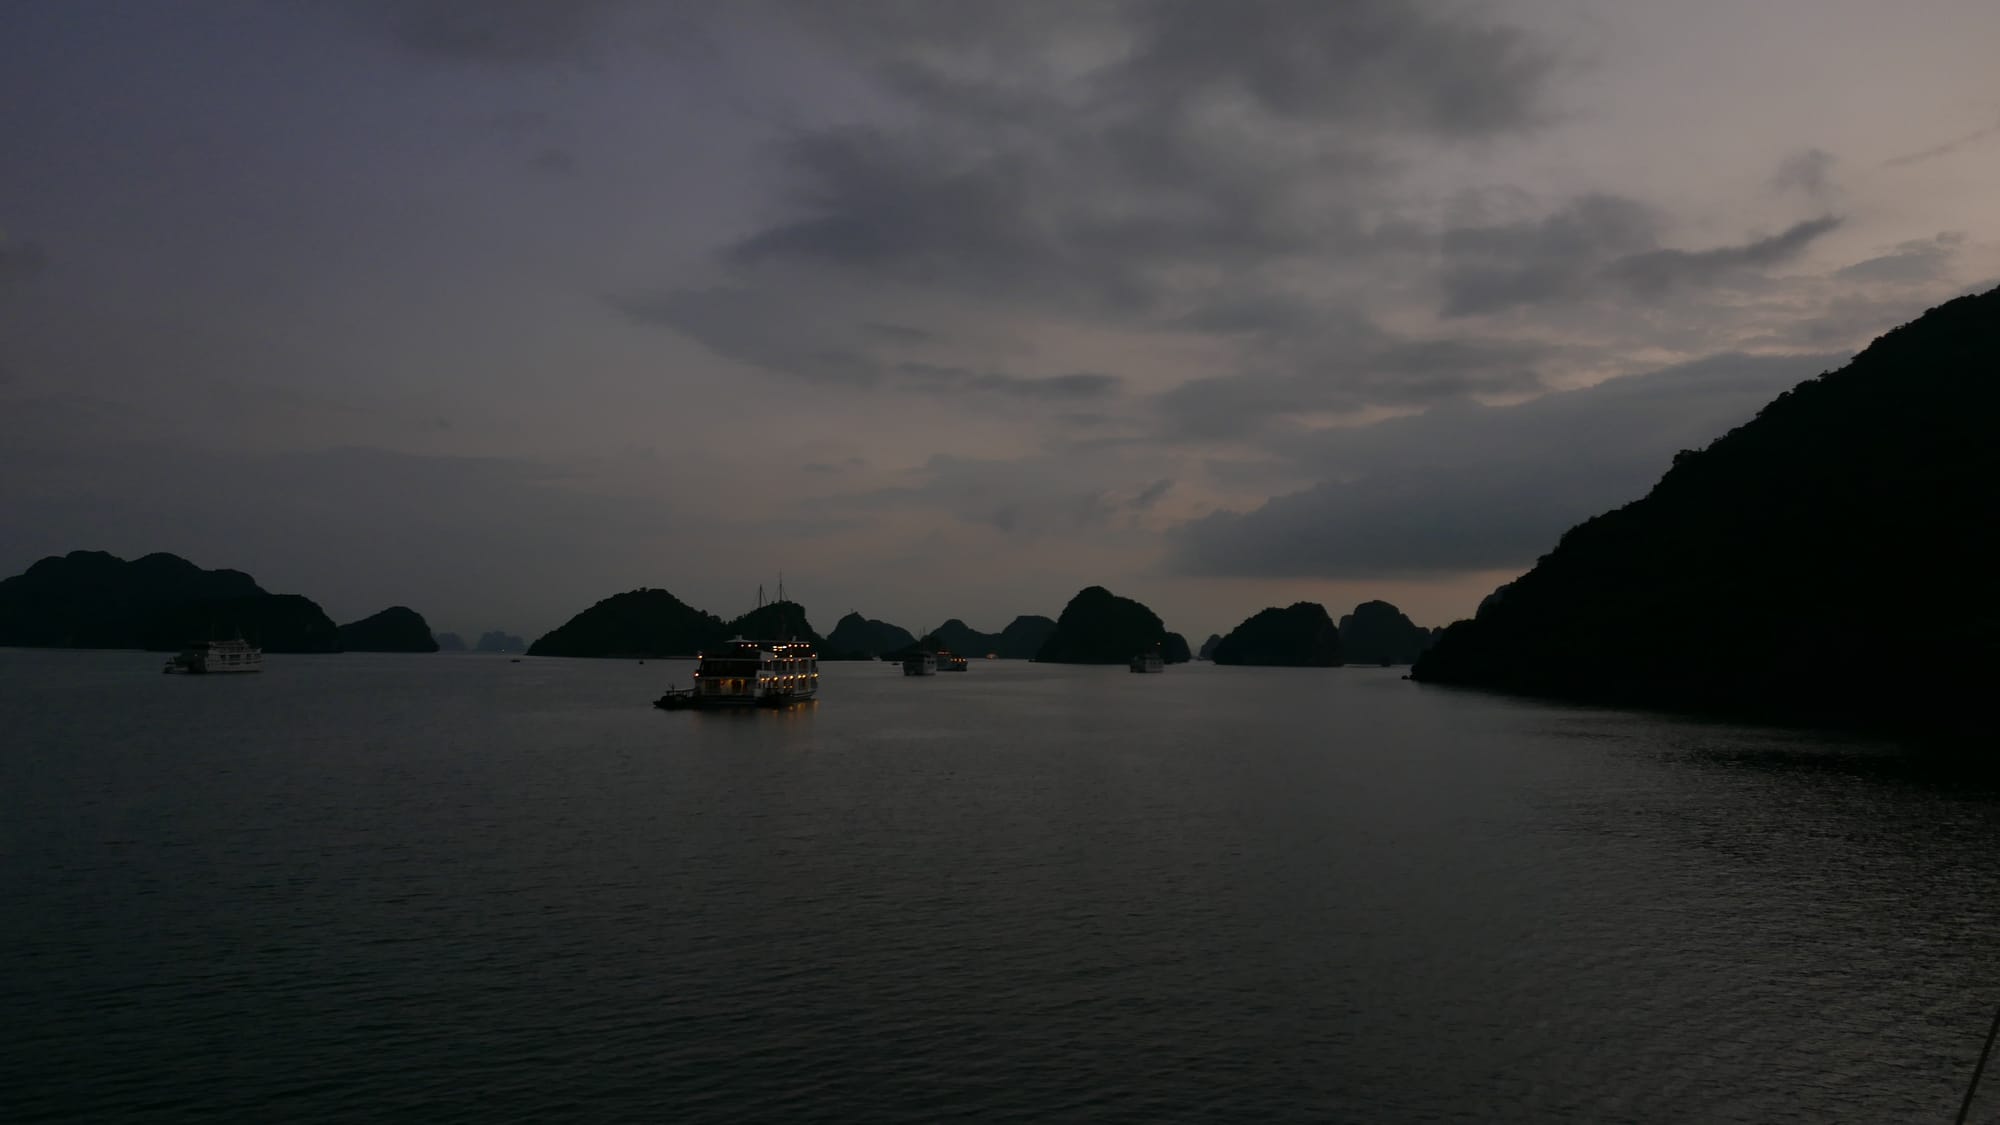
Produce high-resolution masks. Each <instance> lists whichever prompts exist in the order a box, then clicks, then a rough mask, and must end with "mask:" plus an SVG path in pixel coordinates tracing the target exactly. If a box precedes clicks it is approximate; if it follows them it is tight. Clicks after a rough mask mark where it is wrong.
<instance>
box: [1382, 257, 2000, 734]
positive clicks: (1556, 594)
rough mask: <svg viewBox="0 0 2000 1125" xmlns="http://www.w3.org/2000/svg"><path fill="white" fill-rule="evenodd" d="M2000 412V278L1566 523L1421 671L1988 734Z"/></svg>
mask: <svg viewBox="0 0 2000 1125" xmlns="http://www.w3.org/2000/svg"><path fill="white" fill-rule="evenodd" d="M1997 408H2000V289H1996V290H1994V291H1991V292H1988V293H1984V294H1980V295H1977V296H1970V297H1962V298H1960V299H1958V300H1955V301H1952V302H1949V303H1947V304H1944V305H1941V306H1939V307H1937V308H1935V309H1932V310H1931V311H1929V312H1928V313H1926V314H1925V315H1924V316H1922V317H1921V318H1919V319H1918V320H1916V321H1914V322H1912V323H1910V324H1907V325H1904V326H1902V327H1900V328H1897V329H1895V330H1894V331H1891V332H1889V333H1888V334H1886V335H1884V336H1882V337H1881V338H1880V339H1878V340H1876V341H1875V342H1874V343H1873V344H1872V345H1870V346H1869V347H1868V348H1867V349H1866V350H1865V351H1863V352H1862V353H1861V354H1860V355H1858V356H1856V357H1855V358H1854V360H1853V361H1852V362H1851V363H1849V364H1848V365H1847V366H1845V367H1843V368H1841V369H1840V370H1838V371H1834V372H1832V373H1829V374H1825V375H1822V376H1820V377H1818V378H1816V379H1811V380H1808V381H1806V382H1804V383H1802V384H1800V385H1799V386H1797V387H1795V388H1793V389H1792V390H1790V391H1787V392H1785V393H1784V394H1782V395H1780V396H1779V397H1778V398H1777V400H1776V401H1774V402H1772V403H1770V404H1769V405H1768V406H1766V407H1765V408H1764V409H1763V410H1762V411H1761V412H1759V413H1758V415H1757V416H1756V418H1755V419H1753V420H1752V421H1750V422H1748V423H1746V424H1744V425H1743V426H1740V427H1738V428H1737V429H1735V430H1732V431H1730V432H1729V433H1728V434H1725V435H1724V436H1723V437H1721V438H1720V439H1718V440H1716V441H1715V442H1714V443H1713V444H1711V445H1710V446H1709V447H1708V448H1706V449H1704V450H1701V451H1699V452H1696V451H1683V452H1682V453H1680V454H1679V455H1677V456H1676V457H1675V458H1674V462H1673V466H1672V468H1671V469H1669V470H1668V471H1667V473H1666V475H1665V476H1663V477H1662V478H1661V479H1660V481H1659V483H1658V484H1657V485H1655V486H1654V487H1653V489H1652V491H1650V492H1649V493H1647V495H1646V496H1645V497H1644V498H1642V499H1640V500H1637V501H1634V502H1633V503H1630V504H1627V505H1625V506H1624V507H1622V508H1619V509H1616V510H1615V511H1611V512H1607V513H1605V514H1603V515H1600V516H1597V517H1595V518H1593V519H1590V520H1588V521H1586V522H1584V523H1582V524H1579V525H1578V526H1576V527H1574V528H1572V529H1570V531H1569V532H1567V533H1566V534H1564V535H1563V537H1562V539H1561V541H1560V542H1559V543H1557V544H1556V546H1555V549H1554V550H1552V551H1550V552H1549V553H1548V554H1547V555H1545V556H1543V557H1542V559H1541V560H1540V561H1539V562H1538V563H1536V565H1535V567H1534V569H1532V570H1530V571H1529V572H1528V573H1527V574H1525V575H1523V576H1522V577H1520V578H1519V579H1517V580H1515V581H1514V582H1512V583H1510V584H1508V585H1507V586H1505V587H1503V588H1502V589H1501V590H1500V591H1498V592H1497V593H1496V594H1495V595H1494V596H1493V597H1490V598H1488V599H1487V600H1486V602H1485V603H1484V604H1483V605H1482V606H1481V608H1480V610H1479V612H1478V614H1477V615H1476V616H1475V617H1474V618H1473V619H1471V620H1469V621H1461V622H1458V623H1457V624H1454V625H1452V626H1451V627H1449V628H1448V629H1446V630H1445V631H1444V634H1443V636H1442V637H1441V638H1440V639H1439V641H1438V643H1437V645H1436V646H1435V647H1434V648H1433V649H1432V650H1431V651H1430V652H1429V653H1427V654H1426V655H1425V656H1424V658H1423V659H1422V660H1420V661H1419V662H1418V663H1417V665H1416V667H1415V668H1414V669H1413V670H1412V673H1411V675H1412V677H1413V678H1414V679H1417V680H1420V681H1423V682H1427V683H1433V684H1459V685H1468V686H1476V687H1486V688H1496V689H1502V690H1507V691H1515V692H1523V693H1530V694H1535V695H1543V696H1556V697H1563V698H1572V699H1581V700H1590V701H1596V702H1603V703H1611V704H1621V705H1650V706H1668V707H1677V708H1679V707H1685V708H1701V709H1717V710H1725V711H1730V712H1742V713H1749V714H1754V715H1761V716H1768V717H1772V718H1779V719H1788V720H1800V721H1806V722H1833V723H1843V724H1847V723H1857V724H1862V725H1867V726H1873V727H1883V728H1891V729H1898V730H1909V731H1917V732H1938V733H1945V734H1971V733H1973V732H1975V731H1977V730H1978V729H1979V726H1978V723H1979V713H1980V712H1982V711H1983V710H1984V709H1985V707H1984V703H1985V699H1986V696H1987V689H1988V688H1989V687H1990V686H1991V684H1992V682H1993V678H1994V675H1995V673H1996V672H2000V609H1996V602H1995V599H1994V598H1992V597H1991V596H1990V594H1989V593H1988V591H1987V586H1988V585H1989V583H1990V582H1991V581H1992V577H1993V575H1994V573H1995V570H1996V567H2000V534H1996V533H1995V531H1994V516H1995V512H1996V510H1997V508H2000V506H1996V499H2000V496H1996V490H2000V441H1996V440H1995V438H1994V435H1993V433H1992V427H1993V421H1992V420H1993V418H1994V417H1995V414H1996V409H1997ZM1932 592H1935V593H1936V594H1937V595H1941V597H1938V598H1933V600H1932V601H1931V602H1929V603H1921V604H1920V603H1917V602H1913V601H1912V599H1914V598H1917V597H1919V596H1920V595H1921V594H1928V593H1932Z"/></svg>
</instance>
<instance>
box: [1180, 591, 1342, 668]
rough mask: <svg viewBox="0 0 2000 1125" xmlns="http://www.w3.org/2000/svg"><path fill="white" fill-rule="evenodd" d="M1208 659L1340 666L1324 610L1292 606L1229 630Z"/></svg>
mask: <svg viewBox="0 0 2000 1125" xmlns="http://www.w3.org/2000/svg"><path fill="white" fill-rule="evenodd" d="M1209 658H1210V659H1211V660H1213V661H1215V662H1216V663H1217V664H1262V665H1276V666H1282V667H1293V668H1331V667H1333V666H1335V665H1338V664H1340V663H1341V637H1340V631H1339V629H1337V628H1336V627H1335V626H1334V623H1333V618H1332V617H1331V616H1329V615H1328V614H1327V612H1326V607H1325V606H1322V605H1320V604H1318V603H1317V602H1294V603H1292V604H1291V605H1289V606H1286V607H1285V608H1284V609H1278V608H1276V607H1273V608H1270V609H1264V610H1259V611H1258V612H1257V613H1255V614H1253V615H1252V616H1251V617H1250V618H1249V620H1247V621H1245V622H1243V624H1241V625H1238V626H1237V627H1236V628H1234V629H1231V630H1230V631H1229V635H1228V636H1226V637H1224V638H1222V640H1221V641H1220V642H1219V643H1217V644H1216V646H1215V649H1214V651H1213V652H1211V653H1210V654H1209Z"/></svg>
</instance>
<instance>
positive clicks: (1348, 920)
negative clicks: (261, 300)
mask: <svg viewBox="0 0 2000 1125" xmlns="http://www.w3.org/2000/svg"><path fill="white" fill-rule="evenodd" d="M160 662H161V657H160V656H159V655H157V654H145V653H134V652H47V651H30V650H0V1012H4V1013H5V1016H6V1019H5V1023H6V1027H5V1035H4V1036H0V1120H5V1121H9V1122H15V1123H26V1122H56V1121H98V1120H132V1121H195V1120H204V1121H206V1120H217V1119H233V1120H257V1121H288V1122H330V1121H373V1120H381V1119H384V1118H405V1117H406V1118H411V1119H421V1120H426V1121H435V1122H492V1121H510V1120H520V1121H526V1120H536V1121H547V1120H589V1121H676V1122H748V1121H787V1122H836V1121H838V1122H849V1121H870V1122H924V1121H940V1120H948V1119H949V1120H970V1121H991V1122H1069V1121H1079V1122H1080V1121H1093V1122H1095V1121H1134V1122H1138V1121H1147V1122H1158V1121H1270V1122H1294V1121H1296V1122H1308V1121H1310V1122H1322V1121H1326V1122H1336V1121H1363V1122H1441V1121H1462V1122H1620V1121H1629V1122H1682V1121H1702V1122H1758V1123H1768V1122H1794V1121H1796V1122H1821V1121H1857V1122H1887V1121H1896V1122H1905V1121H1944V1120H1949V1119H1950V1118H1951V1115H1952V1114H1953V1113H1954V1112H1955V1111H1956V1108H1957V1104H1958V1099H1959V1098H1960V1096H1961V1095H1962V1094H1963V1091H1964V1089H1965V1082H1966V1080H1967V1078H1968V1077H1969V1076H1970V1073H1971V1069H1972V1065H1973V1061H1974V1059H1975V1058H1976V1056H1977V1055H1978V1052H1979V1047H1980V1043H1981V1040H1982V1038H1983V1036H1984V1034H1985V1031H1986V1027H1987V1024H1988V1022H1989V1021H1990V1020H1991V1019H1992V1016H1993V1011H1994V1008H1995V1005H1996V1004H2000V863H1996V857H2000V788H1996V786H1995V785H1994V784H1993V783H1992V782H1991V780H1990V779H1989V778H1987V777H1984V776H1982V775H1979V774H1972V773H1968V772H1967V771H1966V770H1964V769H1963V768H1961V767H1959V766H1958V765H1955V764H1953V763H1951V762H1949V761H1940V760H1937V759H1935V758H1933V757H1931V756H1928V755H1926V754H1924V753H1922V752H1920V751H1917V750H1914V749H1911V748H1906V747H1900V746H1897V745H1894V744H1891V743H1883V742H1872V741H1866V740H1858V739H1851V738H1843V737H1835V736H1828V735H1823V734H1809V733H1799V732H1788V731H1782V730H1775V729H1767V728H1757V727H1748V726H1739V725H1732V724H1725V723H1715V722H1701V721H1695V720H1689V719H1683V718H1675V717H1667V716H1661V715H1656V714H1647V713H1635V712H1620V711H1611V710H1603V709H1593V708H1582V707H1567V706H1558V705H1551V704H1547V703H1540V702H1531V701H1523V700H1517V699H1508V698H1503V697H1497V696H1490V695H1483V694H1478V693H1472V692H1462V691H1452V690H1448V689H1439V688H1433V687H1428V686H1425V685H1419V684H1415V683H1411V682H1409V681H1406V680H1404V679H1402V678H1401V671H1400V670H1390V669H1373V668H1342V669H1252V668H1218V667H1212V666H1208V665H1192V666H1178V667H1173V668H1170V669H1169V670H1168V671H1167V672H1166V673H1165V674H1163V675H1149V676H1138V675H1132V674H1130V673H1128V672H1127V671H1125V670H1124V669H1122V668H1107V669H1100V668H1079V667H1063V666H1049V665H1037V664H1029V663H1016V662H1006V661H974V662H973V665H972V667H971V669H970V670H969V671H967V672H965V673H963V674H946V675H939V676H936V677H931V678H913V677H904V676H902V675H900V674H899V673H898V671H897V669H896V668H895V667H894V666H891V665H887V664H879V663H864V664H829V665H827V666H826V667H825V671H824V678H823V693H822V699H821V700H820V701H819V702H818V703H816V704H813V705H810V706H807V707H802V708H797V709H793V710H789V711H782V712H758V713H749V714H708V713H685V712H675V713H666V712H660V711H657V710H654V709H653V708H652V707H651V706H650V705H649V704H650V701H651V700H652V698H654V697H655V696H657V695H658V694H659V693H660V691H661V690H662V689H664V688H665V687H667V686H668V684H669V683H672V682H678V683H680V684H682V685H685V684H687V683H688V682H689V678H690V677H689V673H690V672H691V668H690V667H689V666H688V665H686V664H684V663H670V662H661V661H649V662H645V663H639V662H637V661H590V660H553V659H533V658H530V659H525V660H521V661H518V662H516V661H511V660H509V659H507V658H505V657H490V656H443V655H437V656H389V655H362V654H347V655H339V656H324V657H309V656H271V657H268V658H267V667H266V670H265V671H264V672H263V673H262V674H259V675H255V676H236V677H228V676H214V677H170V676H162V675H160V674H159V673H158V667H159V664H160ZM1996 1083H2000V1080H1996ZM1996 1114H2000V1084H1996V1087H1995V1088H1994V1089H1993V1090H1992V1091H1991V1096H1990V1097H1987V1098H1982V1099H1981V1100H1980V1103H1979V1106H1978V1107H1977V1112H1976V1113H1975V1119H1979V1120H1995V1119H2000V1118H1996V1117H1995V1115H1996ZM1981 1115H1983V1116H1981Z"/></svg>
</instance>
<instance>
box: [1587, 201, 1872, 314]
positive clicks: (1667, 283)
mask: <svg viewBox="0 0 2000 1125" xmlns="http://www.w3.org/2000/svg"><path fill="white" fill-rule="evenodd" d="M1840 224H1841V220H1840V218H1839V217H1837V216H1834V215H1822V216H1821V217H1819V218H1817V219H1807V220H1806V221H1804V222H1801V223H1794V224H1793V225H1792V226H1790V227H1787V228H1785V230H1783V231H1781V232H1780V233H1778V234H1774V235H1771V236H1770V237H1768V238H1759V239H1755V240H1753V241H1750V242H1746V243H1743V244H1742V245H1739V246H1719V247H1716V248H1715V249H1712V250H1653V251H1648V252H1646V253H1643V254H1633V255H1631V256H1629V257H1625V258H1620V259H1619V260H1617V261H1615V262H1612V263H1611V264H1610V265H1608V266H1606V267H1605V268H1604V273H1603V276H1604V277H1606V278H1608V279H1610V280H1613V281H1617V282H1619V283H1621V284H1623V285H1625V286H1626V287H1628V288H1630V289H1631V290H1632V291H1633V292H1634V293H1636V294H1638V295H1640V296H1642V297H1654V296H1658V295H1660V294H1662V293H1665V292H1666V291H1668V290H1669V289H1673V288H1675V287H1677V286H1682V285H1706V284H1709V283H1711V282H1713V281H1715V280H1716V279H1718V278H1720V277H1722V276H1724V275H1726V274H1729V273H1733V272H1736V271H1738V270H1754V269H1761V268H1763V267H1766V266H1775V265H1779V264H1781V263H1783V262H1786V261H1789V260H1790V259H1792V258H1795V257H1797V256H1798V255H1799V254H1800V253H1802V252H1803V251H1804V250H1805V248H1806V247H1807V246H1808V245H1810V244H1811V243H1812V241H1813V240H1814V239H1816V238H1818V237H1820V236H1821V235H1823V234H1826V233H1827V232H1829V231H1832V230H1834V229H1836V228H1838V227H1839V226H1840Z"/></svg>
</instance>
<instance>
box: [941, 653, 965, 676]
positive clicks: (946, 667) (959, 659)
mask: <svg viewBox="0 0 2000 1125" xmlns="http://www.w3.org/2000/svg"><path fill="white" fill-rule="evenodd" d="M937 670H938V671H940V672H963V671H965V657H963V656H959V655H957V654H955V653H950V652H945V651H943V650H939V652H938V654H937Z"/></svg>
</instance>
